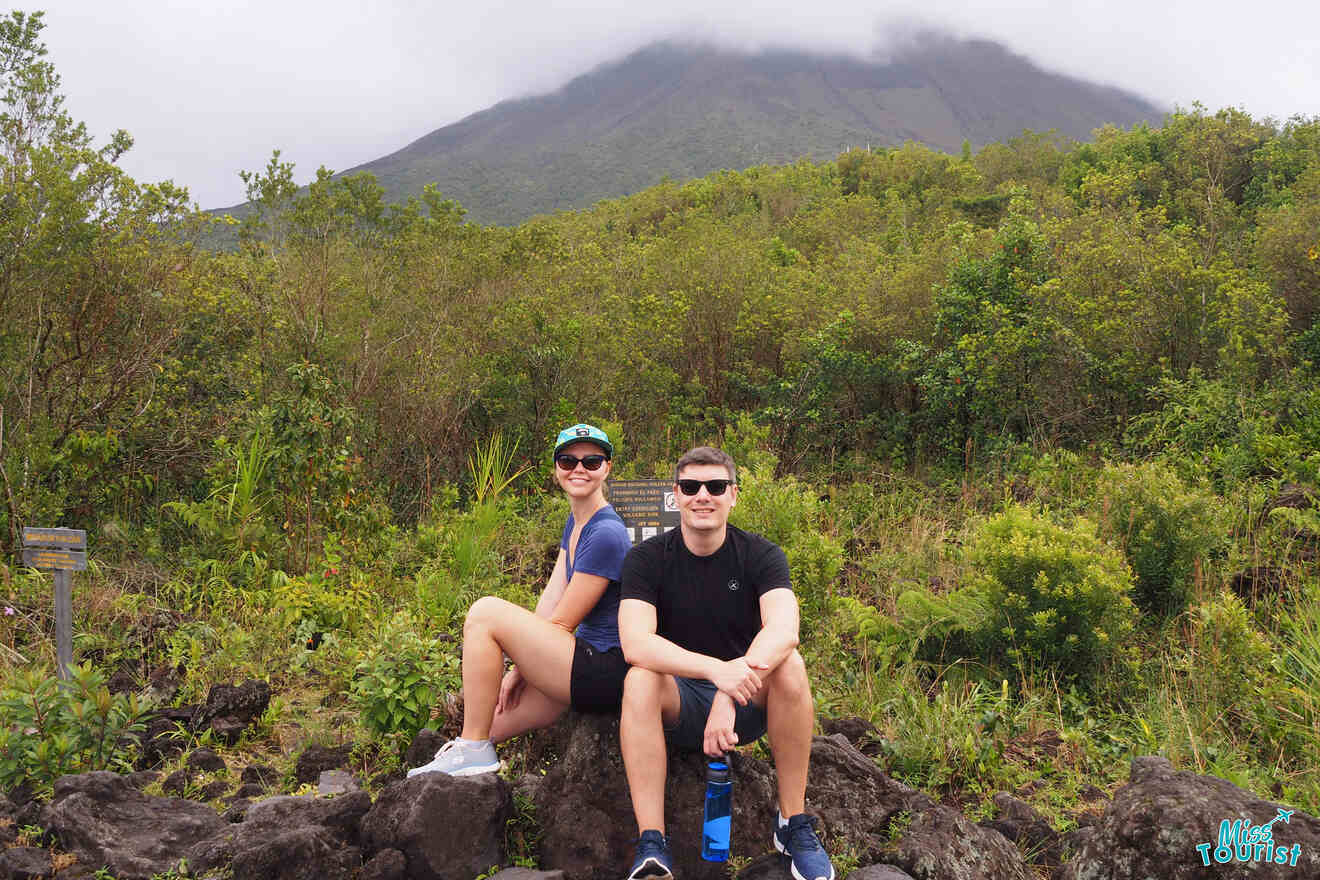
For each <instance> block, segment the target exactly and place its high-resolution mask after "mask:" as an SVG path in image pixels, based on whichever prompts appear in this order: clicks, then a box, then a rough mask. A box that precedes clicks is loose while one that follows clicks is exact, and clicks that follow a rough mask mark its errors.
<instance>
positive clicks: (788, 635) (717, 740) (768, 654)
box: [702, 588, 799, 758]
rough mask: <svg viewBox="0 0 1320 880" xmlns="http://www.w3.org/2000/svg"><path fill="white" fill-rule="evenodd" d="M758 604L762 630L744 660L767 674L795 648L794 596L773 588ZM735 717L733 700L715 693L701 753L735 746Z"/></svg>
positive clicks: (712, 753)
mask: <svg viewBox="0 0 1320 880" xmlns="http://www.w3.org/2000/svg"><path fill="white" fill-rule="evenodd" d="M760 604H761V631H760V632H759V633H757V634H756V638H754V639H752V644H751V645H750V646H748V648H747V654H746V656H745V658H744V659H745V660H746V661H747V663H748V665H750V666H751V667H752V668H754V669H757V670H763V671H765V672H769V671H770V670H772V669H774V668H775V667H776V666H778V665H779V664H780V663H783V662H784V660H785V658H787V657H788V655H789V654H791V653H793V649H794V648H796V647H797V644H798V623H799V616H798V603H797V596H796V595H795V594H794V593H793V591H792V590H790V589H780V588H776V589H773V590H767V591H766V592H764V593H762V594H761V601H760ZM734 717H735V716H734V712H733V700H732V699H731V698H730V697H729V695H728V694H726V693H723V692H720V693H717V694H716V695H715V699H714V701H713V702H712V703H711V707H710V715H709V716H707V718H706V733H705V737H704V740H703V743H702V750H703V751H704V752H705V753H706V754H707V755H709V756H711V757H712V758H717V757H719V756H720V755H722V754H724V753H725V752H727V751H729V750H730V749H732V748H733V747H734V746H736V745H738V734H736V733H734V731H733V722H734Z"/></svg>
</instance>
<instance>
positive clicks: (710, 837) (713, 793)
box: [701, 761, 733, 862]
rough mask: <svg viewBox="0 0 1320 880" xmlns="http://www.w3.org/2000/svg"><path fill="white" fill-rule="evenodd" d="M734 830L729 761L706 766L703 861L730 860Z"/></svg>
mask: <svg viewBox="0 0 1320 880" xmlns="http://www.w3.org/2000/svg"><path fill="white" fill-rule="evenodd" d="M732 830H733V776H732V775H731V774H730V773H729V765H728V763H727V762H726V761H711V762H709V763H708V764H707V765H706V819H705V821H704V822H703V823H702V825H701V857H702V858H703V859H705V860H706V861H708V862H727V861H728V860H729V838H730V836H731V834H730V832H731V831H732Z"/></svg>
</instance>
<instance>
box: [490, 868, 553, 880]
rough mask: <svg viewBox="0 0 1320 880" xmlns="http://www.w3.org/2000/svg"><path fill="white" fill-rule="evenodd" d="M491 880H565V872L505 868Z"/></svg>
mask: <svg viewBox="0 0 1320 880" xmlns="http://www.w3.org/2000/svg"><path fill="white" fill-rule="evenodd" d="M490 880H564V872H563V871H533V870H532V869H531V868H505V869H504V870H503V871H500V872H499V873H498V874H492V875H491V878H490Z"/></svg>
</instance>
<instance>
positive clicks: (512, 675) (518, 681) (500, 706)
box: [495, 666, 527, 712]
mask: <svg viewBox="0 0 1320 880" xmlns="http://www.w3.org/2000/svg"><path fill="white" fill-rule="evenodd" d="M526 686H527V679H525V678H523V677H522V673H521V672H519V671H518V667H517V666H515V667H513V668H512V669H510V670H509V671H508V672H506V673H504V680H503V681H501V682H500V696H499V699H498V700H496V701H495V711H496V712H511V711H513V707H514V706H517V705H518V701H519V700H520V699H522V692H523V688H525V687H526Z"/></svg>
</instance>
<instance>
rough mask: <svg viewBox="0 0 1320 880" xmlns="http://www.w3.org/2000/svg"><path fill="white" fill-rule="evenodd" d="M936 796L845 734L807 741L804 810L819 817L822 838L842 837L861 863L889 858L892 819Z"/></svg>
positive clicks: (922, 807)
mask: <svg viewBox="0 0 1320 880" xmlns="http://www.w3.org/2000/svg"><path fill="white" fill-rule="evenodd" d="M934 806H935V802H934V801H932V800H931V799H930V798H929V797H927V796H926V795H924V794H922V793H921V792H919V791H916V790H915V789H912V788H908V787H907V786H906V785H904V784H902V783H901V782H897V781H895V780H893V779H891V778H889V777H888V776H886V775H885V773H884V771H883V770H881V769H880V768H879V767H878V766H876V763H875V761H873V760H871V759H870V758H868V757H866V756H865V755H863V754H862V753H861V752H859V751H858V750H857V749H856V748H855V747H854V746H853V745H852V743H850V742H849V741H848V740H847V739H846V738H845V737H844V736H842V735H840V734H835V735H833V736H818V737H816V738H815V740H814V741H813V742H812V744H811V767H810V770H809V772H808V775H807V812H809V813H815V814H816V815H817V816H819V817H820V820H821V825H820V827H819V828H818V829H817V834H819V835H820V837H821V839H822V840H825V841H828V840H831V839H838V840H842V841H843V842H844V843H845V844H846V845H847V846H848V847H849V848H850V849H852V850H853V851H854V852H855V853H857V857H858V858H859V859H860V860H861V861H862V863H864V864H868V863H874V862H880V861H890V860H889V859H886V858H884V855H885V854H886V853H887V852H888V851H889V850H890V849H891V848H892V840H893V833H892V831H893V829H892V828H891V826H892V824H893V823H894V822H895V820H899V819H900V818H901V819H902V820H904V821H905V820H907V819H911V818H912V817H913V816H915V815H917V814H918V813H921V812H922V811H924V810H929V809H931V808H932V807H934Z"/></svg>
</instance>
